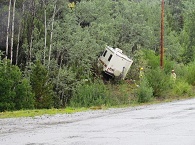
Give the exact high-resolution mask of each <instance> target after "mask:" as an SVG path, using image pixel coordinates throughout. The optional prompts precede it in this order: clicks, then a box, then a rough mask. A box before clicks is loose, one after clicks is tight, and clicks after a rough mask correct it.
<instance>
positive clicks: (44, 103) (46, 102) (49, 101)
mask: <svg viewBox="0 0 195 145" xmlns="http://www.w3.org/2000/svg"><path fill="white" fill-rule="evenodd" d="M30 83H31V85H32V90H33V93H34V94H35V108H51V107H53V96H54V94H53V85H52V83H51V81H50V79H49V76H48V71H47V69H46V68H45V66H43V65H42V64H41V63H40V62H36V63H35V65H34V66H33V67H32V72H31V75H30Z"/></svg>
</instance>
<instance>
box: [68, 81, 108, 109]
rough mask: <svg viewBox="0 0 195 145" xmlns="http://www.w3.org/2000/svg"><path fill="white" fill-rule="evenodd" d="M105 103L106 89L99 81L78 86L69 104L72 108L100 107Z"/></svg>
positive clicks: (106, 100) (106, 99) (106, 101)
mask: <svg viewBox="0 0 195 145" xmlns="http://www.w3.org/2000/svg"><path fill="white" fill-rule="evenodd" d="M107 103H108V98H107V91H106V87H105V85H104V84H103V83H102V82H101V81H95V82H94V83H87V82H86V83H84V84H80V85H78V86H77V88H76V91H75V92H74V94H73V98H72V99H71V102H70V104H71V106H74V107H91V106H101V105H106V104H107Z"/></svg>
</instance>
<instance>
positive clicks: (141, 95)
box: [137, 78, 153, 103]
mask: <svg viewBox="0 0 195 145" xmlns="http://www.w3.org/2000/svg"><path fill="white" fill-rule="evenodd" d="M137 97H138V102H139V103H144V102H148V101H150V100H151V99H152V97H153V89H152V87H151V86H150V85H149V83H148V80H147V79H146V78H143V79H142V80H140V86H139V88H138V89H137Z"/></svg>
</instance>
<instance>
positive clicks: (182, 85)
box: [173, 79, 192, 96]
mask: <svg viewBox="0 0 195 145" xmlns="http://www.w3.org/2000/svg"><path fill="white" fill-rule="evenodd" d="M173 92H174V94H175V95H177V96H185V95H186V96H191V95H192V86H190V85H189V84H188V83H187V82H186V81H185V80H182V79H179V80H177V81H176V83H175V84H173Z"/></svg>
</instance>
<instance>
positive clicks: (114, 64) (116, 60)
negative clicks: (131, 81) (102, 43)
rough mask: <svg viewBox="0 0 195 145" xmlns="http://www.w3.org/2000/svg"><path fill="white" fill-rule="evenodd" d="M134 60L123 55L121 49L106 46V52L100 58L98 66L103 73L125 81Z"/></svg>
mask: <svg viewBox="0 0 195 145" xmlns="http://www.w3.org/2000/svg"><path fill="white" fill-rule="evenodd" d="M132 63H133V60H132V59H130V58H129V57H127V56H126V55H125V54H123V52H122V50H121V49H119V48H115V49H114V48H112V47H110V46H106V48H105V50H104V52H103V53H102V54H101V56H100V57H99V58H98V66H99V67H100V68H101V69H102V71H103V73H104V74H106V75H108V76H110V77H114V78H119V79H121V80H124V79H125V77H126V75H127V72H128V71H129V69H130V67H131V65H132Z"/></svg>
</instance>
